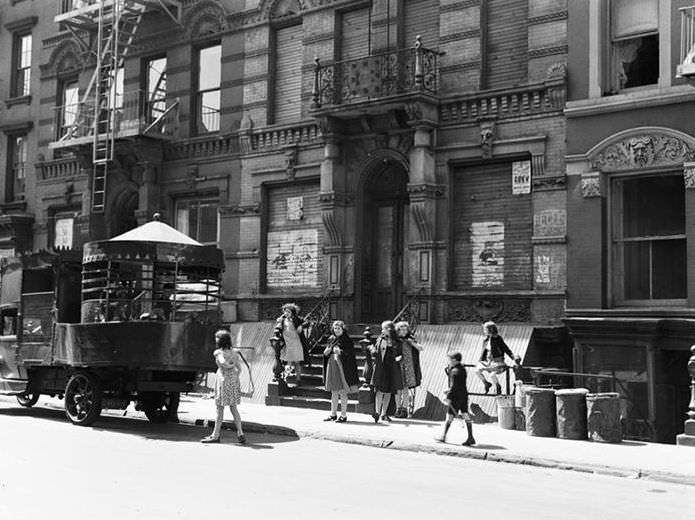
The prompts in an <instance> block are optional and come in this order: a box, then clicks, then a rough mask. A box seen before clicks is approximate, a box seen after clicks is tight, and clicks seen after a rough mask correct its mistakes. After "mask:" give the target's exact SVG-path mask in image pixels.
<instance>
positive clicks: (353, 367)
mask: <svg viewBox="0 0 695 520" xmlns="http://www.w3.org/2000/svg"><path fill="white" fill-rule="evenodd" d="M331 328H332V330H333V335H332V336H331V337H330V338H329V340H328V345H327V346H326V348H325V350H324V351H323V355H324V356H326V358H327V359H326V363H325V366H326V378H325V384H326V390H328V391H329V392H330V393H331V414H330V415H329V416H328V417H327V418H326V419H325V420H326V421H336V422H347V406H348V393H350V392H357V387H358V385H359V376H358V375H357V361H356V360H355V346H354V344H353V342H352V340H351V339H350V337H349V336H348V333H347V330H346V328H345V323H344V322H342V321H340V320H338V321H334V322H333V325H332V326H331ZM338 399H340V417H338V415H337V414H338Z"/></svg>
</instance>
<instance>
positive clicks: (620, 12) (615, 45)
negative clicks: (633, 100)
mask: <svg viewBox="0 0 695 520" xmlns="http://www.w3.org/2000/svg"><path fill="white" fill-rule="evenodd" d="M658 20H659V0H612V1H611V10H610V37H611V49H610V52H611V57H610V60H611V61H610V70H611V77H610V81H609V83H610V85H609V90H610V91H611V92H612V93H615V92H619V91H621V90H623V89H626V88H633V87H642V86H646V85H655V84H657V83H658V82H659V27H658Z"/></svg>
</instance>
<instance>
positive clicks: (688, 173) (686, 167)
mask: <svg viewBox="0 0 695 520" xmlns="http://www.w3.org/2000/svg"><path fill="white" fill-rule="evenodd" d="M683 181H684V183H685V189H687V190H692V189H695V162H686V163H685V164H683Z"/></svg>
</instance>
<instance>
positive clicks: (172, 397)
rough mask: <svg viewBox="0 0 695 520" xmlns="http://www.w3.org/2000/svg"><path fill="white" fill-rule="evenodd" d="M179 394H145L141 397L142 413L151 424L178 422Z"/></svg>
mask: <svg viewBox="0 0 695 520" xmlns="http://www.w3.org/2000/svg"><path fill="white" fill-rule="evenodd" d="M180 399H181V396H180V394H179V392H166V393H164V392H162V393H160V392H147V393H146V394H145V395H143V396H142V411H143V412H145V415H146V416H147V418H148V419H149V420H150V422H153V423H165V422H178V415H177V412H178V409H179V401H180Z"/></svg>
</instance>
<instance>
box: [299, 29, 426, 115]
mask: <svg viewBox="0 0 695 520" xmlns="http://www.w3.org/2000/svg"><path fill="white" fill-rule="evenodd" d="M437 58H438V55H437V53H436V52H435V51H431V50H429V49H426V48H425V47H423V46H422V41H421V40H420V38H419V37H418V39H417V41H416V43H415V47H412V48H408V49H400V50H394V51H387V52H382V53H379V54H373V55H371V56H365V57H363V58H358V59H353V60H345V61H338V62H335V63H332V64H330V65H322V64H321V63H320V61H319V59H318V58H316V60H315V63H316V67H315V70H314V88H313V91H312V108H314V109H317V108H321V107H323V106H326V105H345V104H349V103H358V102H361V101H370V100H374V99H380V98H385V97H389V96H396V95H400V94H413V93H418V92H421V93H428V94H436V93H437V88H438V86H437V83H438V81H437V79H438V78H437V73H438V69H437Z"/></svg>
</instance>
